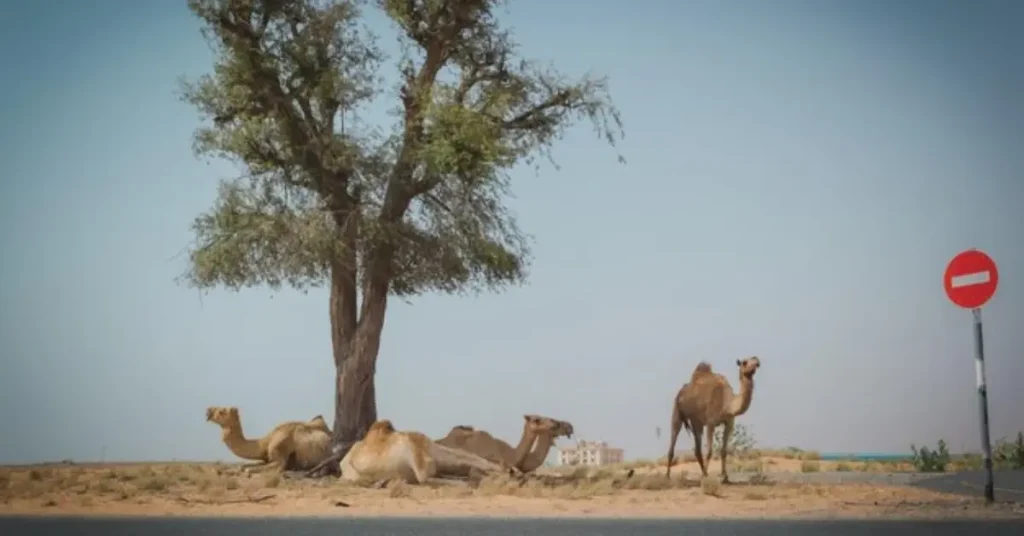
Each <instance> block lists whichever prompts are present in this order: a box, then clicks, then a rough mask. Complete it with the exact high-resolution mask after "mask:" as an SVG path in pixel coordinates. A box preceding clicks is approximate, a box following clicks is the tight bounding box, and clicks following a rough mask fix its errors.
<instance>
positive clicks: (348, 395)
mask: <svg viewBox="0 0 1024 536" xmlns="http://www.w3.org/2000/svg"><path fill="white" fill-rule="evenodd" d="M496 4H497V2H496V1H495V0H378V1H376V2H373V7H376V8H379V9H382V10H383V11H384V12H385V13H386V14H387V16H388V17H389V18H390V19H391V21H392V22H393V23H395V24H396V25H397V27H398V30H399V32H398V33H399V40H400V43H401V45H402V54H401V58H400V59H399V61H398V66H399V69H398V72H399V75H400V88H399V92H398V102H397V105H398V106H397V107H396V109H397V112H398V114H397V115H398V120H397V121H396V122H395V124H394V125H392V127H391V128H390V129H384V128H380V127H379V126H372V125H366V124H364V123H363V122H362V121H360V118H361V116H360V114H361V112H363V111H364V110H365V106H366V105H367V104H369V103H370V102H373V101H374V100H375V99H377V98H379V97H386V91H385V90H386V88H385V87H384V84H383V82H382V79H381V76H380V75H379V69H380V67H381V65H383V64H384V62H385V61H386V59H387V58H385V56H384V54H383V53H382V52H381V50H380V49H379V48H378V47H377V44H376V43H377V40H376V37H375V36H373V35H372V34H371V33H370V32H369V31H368V30H366V29H365V28H364V27H363V26H361V25H360V17H361V10H362V9H364V8H365V7H366V6H367V2H366V1H364V0H342V1H333V2H332V1H329V0H189V2H188V5H189V8H190V9H191V10H192V12H193V13H194V14H195V15H197V16H198V17H199V19H200V21H201V23H202V27H203V35H204V36H205V37H206V38H207V39H208V40H209V41H210V43H211V46H212V47H213V48H214V52H215V61H214V68H213V72H212V74H207V75H205V76H202V77H200V78H198V79H197V80H195V81H192V82H184V83H183V91H182V97H183V99H184V100H186V101H187V102H189V103H191V104H193V105H194V106H195V107H196V108H197V109H198V110H199V112H200V114H201V115H202V116H203V118H204V119H207V120H211V122H210V123H207V124H204V125H203V126H201V127H200V128H198V129H197V130H196V133H195V150H196V152H197V154H198V155H200V156H212V157H222V158H228V159H231V160H233V161H235V162H236V163H237V164H238V166H239V169H241V170H242V173H241V175H240V176H239V177H237V178H234V179H232V180H227V181H222V182H221V185H220V189H219V193H218V196H217V199H216V201H215V202H214V205H213V207H212V208H211V209H210V210H208V211H207V212H205V213H203V214H200V215H199V216H198V217H197V218H196V219H195V220H194V222H193V226H192V227H193V231H194V233H195V239H196V240H195V243H194V244H193V246H192V247H191V248H190V251H189V259H190V262H189V269H188V270H187V271H186V273H185V274H184V275H183V277H182V278H181V280H182V281H184V282H186V284H188V285H190V286H193V287H197V288H200V289H209V288H212V287H217V286H222V287H225V288H228V289H232V290H236V291H237V290H239V289H241V288H244V287H253V286H260V285H267V286H269V287H270V288H273V289H277V288H280V287H281V286H283V285H288V286H291V287H293V288H296V289H300V290H306V289H308V288H310V287H320V286H327V287H328V288H329V290H330V321H331V322H330V325H331V342H332V351H333V355H334V364H335V369H336V377H335V383H336V397H335V421H334V440H335V449H334V456H332V458H331V459H330V460H327V461H326V462H325V463H324V464H321V468H320V470H318V471H316V473H317V474H325V473H326V472H330V471H331V470H336V469H337V463H336V462H337V461H338V460H339V459H340V458H341V457H342V456H343V455H344V453H345V452H347V450H348V448H349V447H350V446H351V444H352V443H354V442H355V441H356V440H358V439H359V438H360V437H362V435H363V434H365V432H366V430H367V429H368V428H369V425H370V424H372V422H373V421H374V420H376V419H377V410H376V397H375V391H374V371H375V368H376V360H377V353H378V349H379V347H380V340H381V334H382V331H383V326H384V317H385V310H386V307H387V303H388V296H389V295H395V296H400V297H409V296H414V295H417V294H421V293H424V292H430V291H439V292H445V293H464V292H470V291H475V292H479V291H481V290H491V291H497V290H500V289H502V288H504V287H505V286H507V285H510V284H515V283H518V282H521V281H522V280H523V279H524V278H525V276H526V269H527V266H528V262H529V247H528V244H527V241H526V239H525V237H524V235H523V234H522V233H521V232H520V230H519V229H518V227H517V225H516V222H515V219H514V218H513V217H512V216H511V214H510V213H509V212H508V211H507V209H506V208H505V206H504V204H503V201H504V194H505V193H506V191H507V188H508V185H509V177H508V171H509V170H510V169H511V168H513V167H514V166H516V165H518V164H520V163H530V164H532V163H535V162H536V156H538V155H542V156H547V157H548V158H549V159H550V157H551V152H550V151H551V148H552V145H553V143H554V142H555V140H557V139H559V138H560V137H561V135H562V134H563V133H564V132H565V130H566V129H567V128H568V127H570V126H572V125H573V124H574V123H576V122H578V121H579V120H583V119H586V120H590V121H591V122H592V124H593V125H594V127H595V130H596V132H597V133H598V134H600V135H601V136H602V137H603V138H604V139H605V140H607V142H608V143H609V144H611V145H612V146H614V145H615V143H616V141H617V140H619V139H621V136H622V125H621V121H620V118H619V113H618V111H617V110H616V109H615V107H614V105H613V104H612V103H611V100H610V97H609V95H608V91H607V84H606V80H605V79H603V78H594V77H589V76H588V77H583V78H582V79H580V80H577V81H568V80H567V79H566V77H564V76H563V75H561V74H560V73H558V72H557V71H554V70H552V69H542V68H540V67H539V66H538V65H537V64H536V63H534V62H529V61H522V60H519V59H518V58H517V57H516V54H515V43H514V42H513V40H512V38H511V36H510V34H509V32H508V31H506V30H503V29H502V28H501V27H500V26H499V24H498V23H497V21H496V19H495V16H494V13H493V12H494V8H495V7H496ZM619 160H620V161H622V158H621V156H620V157H619Z"/></svg>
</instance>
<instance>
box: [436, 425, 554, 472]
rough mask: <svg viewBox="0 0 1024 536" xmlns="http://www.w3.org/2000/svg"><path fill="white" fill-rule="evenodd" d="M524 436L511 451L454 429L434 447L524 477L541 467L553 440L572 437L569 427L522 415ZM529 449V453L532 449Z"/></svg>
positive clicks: (480, 434) (477, 433) (484, 436)
mask: <svg viewBox="0 0 1024 536" xmlns="http://www.w3.org/2000/svg"><path fill="white" fill-rule="evenodd" d="M523 420H524V421H525V422H524V423H523V436H522V438H520V440H519V445H518V446H516V447H515V448H513V447H512V446H511V445H509V444H508V443H506V442H504V441H502V440H500V439H498V438H496V437H494V436H492V435H491V434H489V433H487V432H485V431H483V430H476V429H474V428H473V427H472V426H464V425H459V426H455V427H454V428H452V429H451V431H449V432H448V435H446V436H444V437H443V438H441V439H438V440H437V441H436V443H438V444H440V445H444V446H446V447H451V448H455V449H459V450H464V451H466V452H470V453H472V454H476V455H477V456H480V457H481V458H484V459H485V460H489V461H491V462H494V463H496V464H498V465H500V466H502V467H505V468H515V469H517V470H519V471H521V472H523V473H529V472H531V471H534V470H535V469H537V468H538V467H540V466H541V465H543V464H544V461H545V460H546V459H547V457H548V453H549V452H550V451H551V447H552V446H554V444H555V438H556V437H560V436H565V437H572V433H573V429H572V424H570V423H568V422H566V421H559V420H556V419H552V418H550V417H542V416H540V415H523ZM531 447H532V449H531Z"/></svg>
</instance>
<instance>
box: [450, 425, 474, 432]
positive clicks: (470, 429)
mask: <svg viewBox="0 0 1024 536" xmlns="http://www.w3.org/2000/svg"><path fill="white" fill-rule="evenodd" d="M456 430H458V431H460V432H473V431H475V430H476V429H475V428H473V427H472V426H468V425H465V424H457V425H455V426H452V431H453V432H454V431H456Z"/></svg>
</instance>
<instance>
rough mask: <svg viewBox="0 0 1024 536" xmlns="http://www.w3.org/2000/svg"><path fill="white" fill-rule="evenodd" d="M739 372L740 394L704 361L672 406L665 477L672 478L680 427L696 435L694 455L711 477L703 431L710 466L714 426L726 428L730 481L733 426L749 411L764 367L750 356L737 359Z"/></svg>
mask: <svg viewBox="0 0 1024 536" xmlns="http://www.w3.org/2000/svg"><path fill="white" fill-rule="evenodd" d="M736 366H737V367H739V371H740V392H739V394H738V395H737V394H735V393H734V392H733V390H732V387H731V386H730V385H729V380H727V379H725V376H722V375H721V374H716V373H714V372H712V371H711V365H709V364H708V363H706V362H701V363H699V364H698V365H697V367H696V368H694V369H693V375H692V376H691V377H690V383H688V384H686V385H683V387H682V389H680V390H679V393H678V394H677V395H676V399H675V401H674V403H673V404H672V439H671V442H670V443H669V446H668V467H667V468H666V469H665V476H669V477H670V476H671V475H672V457H673V455H674V454H675V450H676V439H678V438H679V430H680V428H686V431H687V432H689V433H691V434H693V453H694V455H695V456H696V457H697V463H699V464H700V471H701V474H703V475H704V476H705V477H706V476H708V470H707V464H705V463H704V458H703V456H702V455H701V446H700V440H701V437H700V436H701V432H702V431H704V428H705V427H707V441H708V464H710V462H711V454H712V453H711V444H712V441H713V440H714V437H715V427H716V426H718V425H719V424H722V425H724V426H725V430H724V431H723V433H722V449H721V454H722V482H729V474H728V473H727V472H726V469H725V466H726V463H725V458H726V451H727V450H728V448H729V436H730V435H732V429H733V423H734V420H735V419H736V417H737V416H739V415H743V414H744V413H746V412H747V410H748V409H749V408H750V401H751V399H752V398H753V396H754V374H755V373H756V372H757V369H758V368H760V366H761V360H760V359H758V358H757V357H756V356H755V357H750V358H748V359H744V360H736Z"/></svg>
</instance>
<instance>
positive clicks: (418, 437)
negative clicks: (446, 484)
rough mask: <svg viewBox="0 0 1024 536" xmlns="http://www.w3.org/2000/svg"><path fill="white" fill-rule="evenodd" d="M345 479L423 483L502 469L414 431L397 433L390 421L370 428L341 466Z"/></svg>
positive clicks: (489, 472)
mask: <svg viewBox="0 0 1024 536" xmlns="http://www.w3.org/2000/svg"><path fill="white" fill-rule="evenodd" d="M339 468H340V469H341V478H342V479H343V480H348V481H355V480H364V479H366V480H387V479H392V478H397V479H401V480H404V481H405V482H408V483H410V484H424V483H426V482H427V481H428V480H430V479H432V478H439V477H440V478H443V477H468V476H474V474H484V475H486V474H493V473H498V472H501V471H502V468H501V467H500V466H499V465H497V464H495V463H492V462H490V461H488V460H485V459H483V458H481V457H479V456H477V455H475V454H471V453H468V452H464V451H461V450H459V449H454V448H450V447H446V446H444V445H439V444H437V443H434V442H433V441H431V440H430V438H429V437H427V436H426V435H424V434H422V433H420V432H414V431H401V432H399V431H396V430H395V427H394V425H393V424H392V423H391V421H390V420H387V419H381V420H378V421H377V422H375V423H373V424H372V425H371V426H370V429H369V431H367V432H366V436H364V437H363V438H362V439H361V440H359V441H357V442H356V443H355V444H354V445H352V448H351V449H350V450H349V451H348V453H347V454H346V455H345V457H344V458H342V460H341V463H340V464H339Z"/></svg>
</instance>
